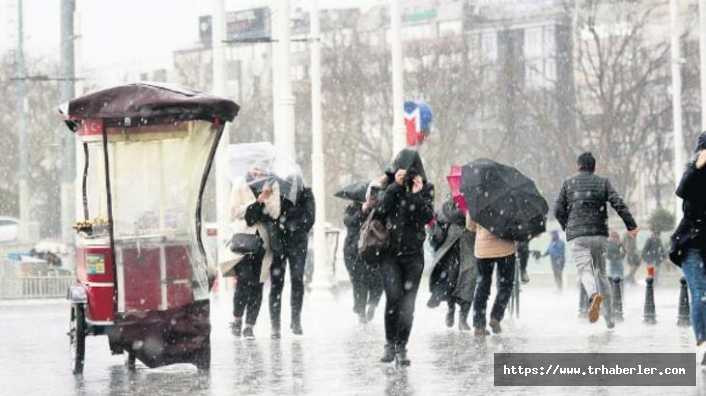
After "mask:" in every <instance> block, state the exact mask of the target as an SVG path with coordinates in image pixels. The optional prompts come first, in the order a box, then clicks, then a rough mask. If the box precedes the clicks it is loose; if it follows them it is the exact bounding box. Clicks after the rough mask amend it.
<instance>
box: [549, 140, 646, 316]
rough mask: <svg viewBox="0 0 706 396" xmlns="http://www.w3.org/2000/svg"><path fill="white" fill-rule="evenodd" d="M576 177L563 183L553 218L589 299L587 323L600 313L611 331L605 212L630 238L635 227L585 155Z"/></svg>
mask: <svg viewBox="0 0 706 396" xmlns="http://www.w3.org/2000/svg"><path fill="white" fill-rule="evenodd" d="M577 166H578V174H577V175H576V176H574V177H572V178H570V179H568V180H566V181H564V184H563V185H562V187H561V191H560V192H559V197H558V198H557V201H556V204H555V205H554V207H555V209H554V210H555V212H554V215H555V217H556V219H557V220H558V221H559V224H561V228H562V229H564V230H565V231H566V239H567V241H569V246H570V247H571V256H572V257H573V259H574V262H575V263H576V271H577V277H578V279H579V281H580V282H581V284H582V285H583V287H584V288H585V289H586V293H588V296H589V309H588V320H589V321H590V322H591V323H595V322H596V321H597V320H598V317H599V316H600V312H601V303H602V302H603V300H604V299H605V300H606V304H605V305H604V306H603V314H604V317H605V320H606V325H607V326H608V328H613V327H614V326H615V322H614V321H613V304H612V298H611V297H612V293H611V287H610V284H609V283H608V277H607V276H606V268H605V258H604V255H605V245H606V239H607V238H608V208H607V205H606V203H610V205H611V206H612V207H613V209H614V210H615V211H616V212H617V213H618V215H619V216H620V217H621V218H622V219H623V222H624V223H625V227H626V228H627V229H628V232H629V233H630V236H631V237H633V238H635V237H636V236H637V233H638V232H639V228H638V227H637V223H635V219H633V217H632V214H630V210H629V209H628V207H627V205H625V202H624V201H623V199H622V198H621V197H620V195H618V193H617V192H616V191H615V189H613V186H612V185H611V183H610V181H609V180H608V179H606V178H603V177H600V176H598V175H596V174H595V171H596V159H595V158H594V157H593V154H591V153H590V152H586V153H583V154H581V155H580V156H579V157H578V160H577Z"/></svg>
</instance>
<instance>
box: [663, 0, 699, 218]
mask: <svg viewBox="0 0 706 396" xmlns="http://www.w3.org/2000/svg"><path fill="white" fill-rule="evenodd" d="M669 13H670V16H671V18H670V19H671V25H672V26H671V27H672V28H671V36H672V37H671V49H672V110H673V112H674V115H673V117H672V118H673V120H674V158H673V164H672V165H673V171H674V183H679V180H680V179H681V174H682V172H683V170H684V163H685V161H684V135H683V134H682V112H681V64H682V59H681V54H680V52H681V51H680V47H679V45H680V44H679V36H680V35H681V24H680V21H679V8H678V6H677V0H670V1H669ZM699 13H700V15H701V13H702V11H700V12H699ZM702 31H703V26H702ZM702 40H703V37H702ZM702 46H703V44H702ZM701 56H702V62H703V56H704V55H703V52H702V54H701ZM702 73H703V70H702ZM701 84H702V85H701V86H702V87H703V86H704V85H703V81H702V83H701ZM657 188H659V186H657ZM674 202H675V205H674V215H675V216H676V218H677V219H679V218H680V217H681V200H680V199H679V198H676V197H675V199H674Z"/></svg>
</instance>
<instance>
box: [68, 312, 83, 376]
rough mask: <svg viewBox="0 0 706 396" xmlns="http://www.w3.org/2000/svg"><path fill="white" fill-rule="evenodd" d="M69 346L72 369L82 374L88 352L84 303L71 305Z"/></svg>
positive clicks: (75, 372)
mask: <svg viewBox="0 0 706 396" xmlns="http://www.w3.org/2000/svg"><path fill="white" fill-rule="evenodd" d="M69 346H70V353H71V369H72V370H73V373H74V374H81V373H83V361H84V357H85V354H86V317H85V313H84V308H83V304H73V305H72V306H71V322H70V323H69Z"/></svg>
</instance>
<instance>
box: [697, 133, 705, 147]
mask: <svg viewBox="0 0 706 396" xmlns="http://www.w3.org/2000/svg"><path fill="white" fill-rule="evenodd" d="M701 150H706V131H704V132H701V135H699V140H698V141H697V142H696V151H701Z"/></svg>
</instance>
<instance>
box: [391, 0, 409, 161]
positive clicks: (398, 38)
mask: <svg viewBox="0 0 706 396" xmlns="http://www.w3.org/2000/svg"><path fill="white" fill-rule="evenodd" d="M390 2H391V4H390V19H391V20H390V30H391V32H390V33H391V35H390V39H391V43H390V44H391V47H392V148H393V151H394V152H398V151H400V150H402V149H403V148H404V147H405V143H406V134H405V127H404V114H403V111H402V110H403V109H404V65H403V54H402V32H401V30H402V16H401V11H400V0H390Z"/></svg>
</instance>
